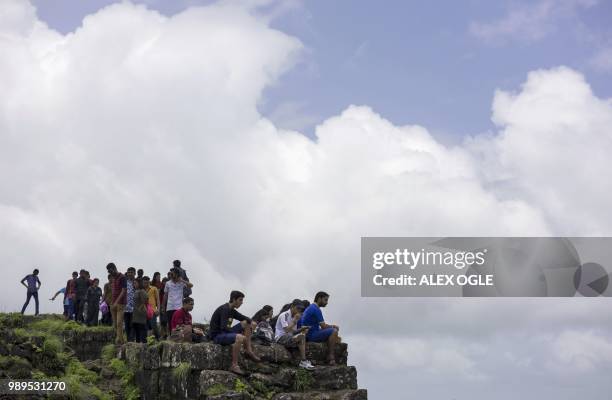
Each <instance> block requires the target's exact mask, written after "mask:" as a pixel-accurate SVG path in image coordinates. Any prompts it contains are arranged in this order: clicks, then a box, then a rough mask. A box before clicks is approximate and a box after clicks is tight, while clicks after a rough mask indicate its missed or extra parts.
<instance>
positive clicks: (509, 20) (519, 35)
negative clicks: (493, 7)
mask: <svg viewBox="0 0 612 400" xmlns="http://www.w3.org/2000/svg"><path fill="white" fill-rule="evenodd" d="M595 4H597V1H596V0H538V1H534V2H526V3H522V4H518V5H513V6H512V7H511V8H510V9H509V10H508V12H507V14H506V15H504V16H503V17H502V18H500V19H498V20H496V21H490V22H472V23H471V24H470V27H469V31H470V33H471V34H472V35H474V36H476V37H478V38H480V39H483V40H485V41H487V42H491V43H500V42H504V41H506V40H508V39H512V40H521V41H527V42H534V41H537V40H540V39H542V38H544V37H545V36H547V35H549V34H550V33H552V32H554V31H555V30H556V29H557V24H558V23H559V21H561V20H563V19H567V18H572V17H574V16H575V15H576V13H577V11H578V10H580V9H581V8H589V7H592V6H594V5H595Z"/></svg>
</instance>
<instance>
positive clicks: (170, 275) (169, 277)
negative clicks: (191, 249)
mask: <svg viewBox="0 0 612 400" xmlns="http://www.w3.org/2000/svg"><path fill="white" fill-rule="evenodd" d="M166 277H167V278H168V279H172V269H171V270H170V271H168V274H167V275H166Z"/></svg>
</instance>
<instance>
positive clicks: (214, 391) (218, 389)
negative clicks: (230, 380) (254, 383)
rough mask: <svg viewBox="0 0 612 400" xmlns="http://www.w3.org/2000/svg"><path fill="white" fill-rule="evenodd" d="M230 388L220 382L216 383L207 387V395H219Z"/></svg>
mask: <svg viewBox="0 0 612 400" xmlns="http://www.w3.org/2000/svg"><path fill="white" fill-rule="evenodd" d="M229 390H230V389H229V388H228V387H227V386H225V385H222V384H220V383H215V384H214V385H212V386H211V387H209V388H208V389H206V395H207V396H217V395H219V394H223V393H225V392H229Z"/></svg>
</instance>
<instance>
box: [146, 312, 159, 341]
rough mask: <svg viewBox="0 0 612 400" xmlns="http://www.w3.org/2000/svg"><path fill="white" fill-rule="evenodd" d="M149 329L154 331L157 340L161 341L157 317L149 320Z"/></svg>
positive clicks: (154, 316)
mask: <svg viewBox="0 0 612 400" xmlns="http://www.w3.org/2000/svg"><path fill="white" fill-rule="evenodd" d="M147 329H149V330H151V331H153V334H154V335H155V339H157V340H159V326H158V325H157V315H155V314H153V317H152V318H151V319H148V320H147Z"/></svg>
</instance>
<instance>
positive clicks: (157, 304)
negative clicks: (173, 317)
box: [155, 288, 161, 315]
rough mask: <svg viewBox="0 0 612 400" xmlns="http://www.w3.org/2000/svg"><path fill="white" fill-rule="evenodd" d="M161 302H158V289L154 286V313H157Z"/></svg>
mask: <svg viewBox="0 0 612 400" xmlns="http://www.w3.org/2000/svg"><path fill="white" fill-rule="evenodd" d="M160 306H161V304H159V290H157V288H155V315H159V310H160V308H161V307H160Z"/></svg>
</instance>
